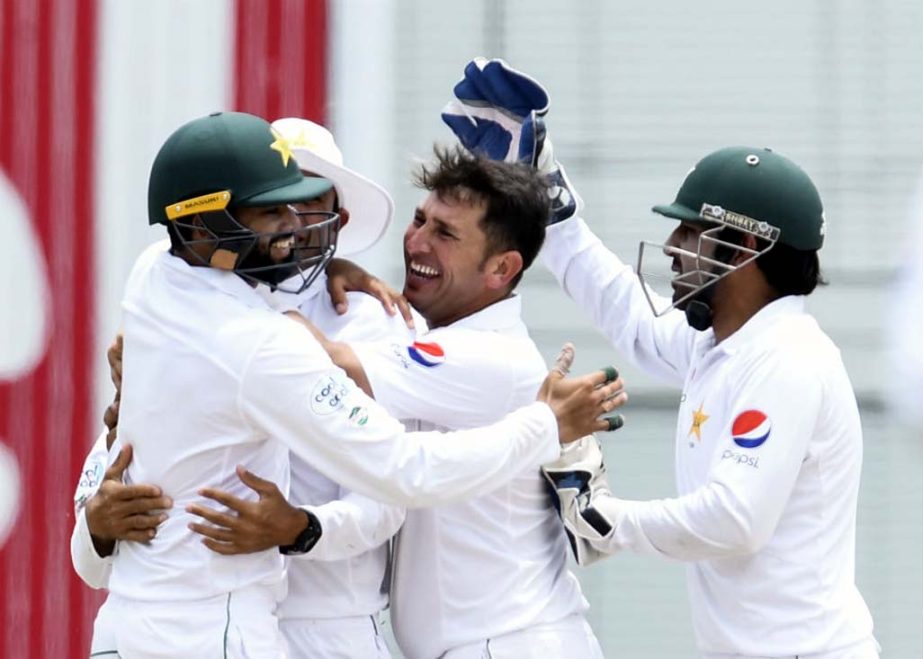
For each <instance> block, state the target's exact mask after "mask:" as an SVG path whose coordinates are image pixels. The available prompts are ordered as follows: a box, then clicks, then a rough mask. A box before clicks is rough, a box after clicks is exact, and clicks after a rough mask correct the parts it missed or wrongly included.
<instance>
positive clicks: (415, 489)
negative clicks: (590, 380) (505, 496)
mask: <svg viewBox="0 0 923 659" xmlns="http://www.w3.org/2000/svg"><path fill="white" fill-rule="evenodd" d="M280 321H281V322H279V323H275V324H274V327H273V329H272V330H271V331H269V332H267V336H266V337H264V339H263V340H262V341H260V342H259V344H258V345H257V347H256V349H255V350H254V351H253V353H252V354H251V355H250V356H249V361H248V364H247V366H246V368H245V369H244V371H243V375H242V377H241V380H240V392H239V400H238V403H239V410H240V413H241V416H242V419H243V420H244V422H246V423H248V424H249V425H250V426H251V427H252V428H253V429H254V430H255V431H256V432H258V433H261V434H264V435H265V436H266V438H267V439H268V438H270V437H271V438H274V439H277V440H279V441H281V442H283V443H284V444H286V445H287V446H288V447H289V448H290V449H291V450H292V451H294V452H295V453H296V454H297V455H299V456H300V457H301V458H303V459H304V460H305V461H307V462H309V463H310V464H311V465H313V466H314V467H315V468H316V469H317V470H318V471H319V472H321V473H322V474H324V475H325V476H326V477H327V478H329V479H330V480H332V481H334V482H336V483H339V484H341V485H342V486H343V487H346V488H347V489H349V490H352V491H355V492H358V493H360V494H364V495H366V496H369V497H371V498H374V499H378V500H381V501H383V502H386V503H391V504H394V505H400V506H408V507H410V506H427V505H436V504H443V503H449V502H453V501H459V500H461V499H464V498H468V497H472V496H477V495H480V494H486V493H487V492H490V491H492V490H494V489H496V488H497V487H499V486H500V485H503V484H505V483H506V482H508V481H509V480H511V479H512V478H513V477H514V476H515V475H516V474H517V473H521V472H522V470H523V469H527V468H536V469H537V468H538V467H539V466H540V465H541V464H543V463H544V462H548V461H550V460H553V459H555V458H556V457H557V456H558V453H559V446H558V434H557V421H556V419H555V417H554V414H553V413H552V412H551V409H550V408H549V407H548V406H547V405H545V404H544V403H534V404H532V405H529V406H527V407H525V408H523V409H521V410H517V411H516V412H513V413H511V414H510V415H508V416H506V417H505V418H503V419H502V420H501V421H499V422H497V423H495V424H493V425H490V426H486V427H483V428H477V429H472V430H463V431H457V432H454V433H445V434H443V433H437V432H429V433H406V432H405V430H404V427H403V426H402V425H401V424H400V423H399V422H398V421H397V420H396V419H394V418H393V417H391V416H389V415H388V413H387V412H386V411H385V410H384V408H382V406H381V405H379V404H378V403H377V402H375V401H374V400H372V399H371V398H369V397H368V396H366V395H365V394H364V393H362V391H361V390H360V389H359V388H358V387H357V386H356V385H355V384H354V383H353V382H352V381H351V380H350V379H349V378H348V377H347V376H346V374H345V373H344V372H343V371H342V370H341V369H339V368H337V367H336V366H334V365H333V363H332V362H331V361H330V359H329V357H328V356H327V354H326V353H325V352H324V351H323V349H322V348H321V346H320V344H318V343H317V341H315V340H314V338H313V337H312V336H311V335H310V333H309V332H308V330H306V329H305V328H304V327H302V326H301V325H299V324H297V323H295V322H294V321H291V320H289V319H287V318H286V319H280Z"/></svg>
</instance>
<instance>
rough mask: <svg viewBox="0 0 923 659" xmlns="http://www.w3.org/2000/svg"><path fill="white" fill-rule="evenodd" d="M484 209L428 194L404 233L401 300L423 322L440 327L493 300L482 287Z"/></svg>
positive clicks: (474, 203)
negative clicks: (402, 293) (405, 301)
mask: <svg viewBox="0 0 923 659" xmlns="http://www.w3.org/2000/svg"><path fill="white" fill-rule="evenodd" d="M485 210H486V205H485V203H484V202H482V201H476V200H471V201H468V200H461V199H457V198H453V197H445V196H440V195H439V194H438V193H436V192H431V193H430V194H429V195H428V196H427V197H426V199H424V200H423V203H422V204H420V205H419V206H418V207H417V209H416V211H415V212H414V217H413V220H412V221H411V223H410V226H408V227H407V230H406V231H405V232H404V267H405V273H404V274H405V280H404V295H405V296H406V297H407V300H408V301H409V302H410V303H411V304H412V305H413V306H414V307H415V308H416V309H417V311H419V312H420V314H421V315H422V316H423V317H424V318H425V319H426V321H427V324H428V325H429V327H431V328H432V327H441V326H444V325H448V324H450V323H453V322H455V321H456V320H458V319H459V318H464V317H465V316H468V315H470V314H472V313H475V312H476V311H479V310H480V309H482V308H483V307H485V306H487V305H488V304H490V303H491V302H492V301H493V295H495V293H494V292H492V291H491V290H490V289H488V287H487V285H486V279H487V275H486V272H485V268H484V265H485V260H486V258H487V256H488V254H487V249H488V245H487V235H486V234H485V233H484V229H483V227H482V226H481V220H482V219H483V217H484V213H485Z"/></svg>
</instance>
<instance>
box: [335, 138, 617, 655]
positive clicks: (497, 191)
mask: <svg viewBox="0 0 923 659" xmlns="http://www.w3.org/2000/svg"><path fill="white" fill-rule="evenodd" d="M416 183H417V185H418V186H419V187H421V188H423V189H425V190H427V191H428V192H429V194H428V196H427V197H426V198H425V199H424V200H423V202H422V203H421V204H420V205H419V206H418V207H417V208H416V210H415V212H414V216H413V219H412V220H411V222H410V224H409V226H408V228H407V230H406V231H405V234H404V262H405V283H404V294H405V295H406V297H407V299H408V301H409V302H410V303H411V304H412V306H413V307H414V308H415V309H416V310H417V311H418V312H419V313H420V314H421V315H422V316H423V318H424V319H425V321H426V325H427V327H428V328H429V330H428V331H427V332H416V333H413V332H408V335H407V337H406V338H405V339H404V341H402V342H393V341H391V342H383V343H382V342H378V343H367V342H365V343H363V342H359V343H351V344H349V345H347V344H343V343H332V344H330V343H328V344H327V347H328V349H329V350H330V352H331V354H332V355H333V356H334V360H335V362H337V363H338V364H340V365H342V366H344V367H345V368H346V370H347V372H348V373H349V374H350V375H351V376H353V377H354V379H355V380H356V382H358V383H360V384H364V385H366V386H368V390H369V393H370V394H371V395H373V396H374V397H375V399H376V400H377V401H378V402H379V403H380V404H381V405H383V406H384V408H385V409H386V410H388V411H389V412H390V413H391V414H392V415H394V416H396V417H398V418H400V419H402V420H404V423H405V425H407V427H411V428H414V429H418V430H436V429H438V430H446V429H461V428H471V427H474V426H478V425H482V424H485V423H491V422H492V421H494V420H496V419H499V418H502V417H503V416H504V415H505V414H507V413H508V412H509V411H510V410H513V409H515V408H517V407H519V406H520V405H522V404H523V403H525V402H528V401H529V400H531V399H532V398H534V395H535V391H536V390H537V388H538V386H539V384H540V382H541V380H542V378H543V377H544V371H545V367H544V365H543V361H542V358H541V355H540V354H539V352H538V349H537V348H536V346H535V343H534V342H533V341H532V339H531V338H530V337H529V333H528V330H527V329H526V326H525V324H524V323H523V321H522V318H521V305H522V302H521V298H520V297H519V295H518V294H517V293H516V292H515V288H516V285H517V284H518V282H519V281H520V280H521V278H522V275H523V273H524V271H525V270H526V269H527V268H528V267H529V266H530V265H531V264H532V262H533V260H534V258H535V256H536V255H537V253H538V250H539V248H540V247H541V244H542V241H543V239H544V231H545V229H544V227H545V222H546V220H547V215H548V199H547V190H546V187H545V185H544V184H543V183H542V181H541V179H540V177H538V176H536V174H535V173H534V171H533V170H531V168H529V167H528V166H525V165H519V164H509V163H498V162H493V161H490V160H488V159H486V158H483V157H475V156H472V155H470V154H467V153H465V152H464V151H462V150H453V151H437V160H436V162H435V163H433V164H432V165H430V166H423V167H422V169H421V170H420V172H419V173H418V175H417V181H416ZM379 313H380V310H379ZM624 399H625V394H624V393H622V394H620V396H619V398H618V400H619V401H621V402H624ZM567 552H568V549H567V541H566V538H565V535H564V533H563V529H562V527H561V524H560V520H559V519H558V518H557V515H556V513H555V511H554V508H553V506H552V502H551V501H550V500H549V498H548V495H547V490H546V486H545V484H544V482H543V479H542V477H541V474H540V473H539V472H538V471H537V470H535V469H533V468H531V467H528V466H527V467H525V468H520V469H517V470H516V477H515V478H514V479H513V480H511V481H509V482H508V483H506V484H498V486H497V487H496V488H494V489H493V490H492V491H491V492H489V493H488V494H486V495H484V496H481V497H477V498H473V499H470V500H467V501H463V502H459V503H456V504H452V505H448V506H436V507H431V508H427V509H415V510H409V511H408V512H407V519H406V521H405V522H404V526H403V527H402V529H401V531H400V534H399V535H398V538H397V541H396V543H395V554H394V560H393V576H392V582H391V621H392V625H393V627H394V634H395V638H396V640H397V642H398V644H399V646H400V648H401V650H402V652H403V653H404V655H405V656H406V657H408V658H409V659H435V658H436V657H445V658H447V659H462V658H464V657H486V656H490V657H494V658H503V657H509V658H511V659H512V658H521V657H543V658H565V657H587V658H589V657H602V651H601V649H600V647H599V643H598V642H597V640H596V637H595V636H594V634H593V632H592V630H591V629H590V627H589V625H588V624H587V622H586V620H585V619H584V612H585V611H586V610H587V609H588V604H587V602H586V600H585V599H584V597H583V594H582V593H581V591H580V586H579V584H578V582H577V579H576V578H575V577H574V575H573V574H571V572H570V571H569V570H568V569H567V564H566V563H567Z"/></svg>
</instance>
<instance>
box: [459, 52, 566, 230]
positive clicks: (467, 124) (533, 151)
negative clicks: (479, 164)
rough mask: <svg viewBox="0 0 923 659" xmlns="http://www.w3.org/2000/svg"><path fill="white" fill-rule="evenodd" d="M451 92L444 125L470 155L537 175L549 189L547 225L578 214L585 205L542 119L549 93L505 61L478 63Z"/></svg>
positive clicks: (476, 60) (468, 68)
mask: <svg viewBox="0 0 923 659" xmlns="http://www.w3.org/2000/svg"><path fill="white" fill-rule="evenodd" d="M453 92H454V94H455V98H454V99H453V100H451V101H449V103H448V104H447V105H446V106H445V107H444V108H443V109H442V120H443V121H444V122H445V123H446V125H448V127H449V128H451V129H452V132H453V133H455V136H456V137H458V139H459V141H460V142H461V143H462V145H463V146H464V147H465V148H466V149H468V151H471V152H472V153H478V154H481V155H483V156H485V157H487V158H490V159H491V160H505V161H506V162H522V163H525V164H527V165H531V166H532V167H534V168H535V169H537V170H538V172H539V173H540V174H542V175H543V176H544V177H545V181H546V183H547V184H548V197H549V199H550V201H551V213H550V214H549V216H548V224H556V223H558V222H562V221H564V220H566V219H569V218H571V217H574V216H575V215H577V213H579V212H580V209H581V208H582V207H583V201H582V200H581V199H580V195H578V194H577V191H576V190H574V187H573V185H571V182H570V179H568V178H567V174H566V173H565V172H564V167H562V166H561V164H560V163H559V162H558V161H557V160H556V159H555V157H554V149H553V148H552V145H551V140H550V139H549V138H548V135H547V130H546V128H545V119H544V116H545V115H546V114H547V112H548V105H549V100H548V93H547V92H546V91H545V88H544V87H542V85H541V84H540V83H539V82H538V81H537V80H535V79H534V78H532V77H530V76H528V75H526V74H525V73H523V72H522V71H517V70H516V69H514V68H512V67H511V66H510V65H509V64H507V63H506V62H504V61H503V60H502V59H492V60H487V59H484V58H483V57H476V58H474V59H473V60H472V61H471V62H469V63H468V65H467V66H466V67H465V74H464V77H463V78H462V79H461V81H460V82H458V83H457V84H456V85H455V88H454V89H453Z"/></svg>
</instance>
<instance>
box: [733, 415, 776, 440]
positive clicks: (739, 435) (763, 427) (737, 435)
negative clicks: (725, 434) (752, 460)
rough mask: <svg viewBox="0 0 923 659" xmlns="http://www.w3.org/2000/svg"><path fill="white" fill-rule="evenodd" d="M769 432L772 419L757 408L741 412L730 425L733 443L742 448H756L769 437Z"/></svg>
mask: <svg viewBox="0 0 923 659" xmlns="http://www.w3.org/2000/svg"><path fill="white" fill-rule="evenodd" d="M771 432H772V421H771V420H770V419H769V417H768V416H766V415H765V414H763V413H762V412H760V411H759V410H747V411H746V412H741V413H740V414H738V415H737V418H736V419H734V425H732V426H731V435H732V436H733V438H734V443H735V444H737V445H738V446H740V447H742V448H756V447H757V446H759V445H761V444H762V443H763V442H765V441H766V440H767V439H769V434H770V433H771Z"/></svg>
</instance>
